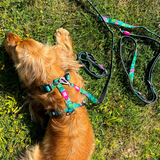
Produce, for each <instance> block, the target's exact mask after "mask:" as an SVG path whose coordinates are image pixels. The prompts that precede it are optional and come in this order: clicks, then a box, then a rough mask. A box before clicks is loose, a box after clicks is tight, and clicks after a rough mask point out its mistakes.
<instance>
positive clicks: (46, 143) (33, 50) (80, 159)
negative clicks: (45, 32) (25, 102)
mask: <svg viewBox="0 0 160 160" xmlns="http://www.w3.org/2000/svg"><path fill="white" fill-rule="evenodd" d="M55 39H56V43H57V45H54V46H49V45H43V44H41V43H40V42H37V41H35V40H33V39H25V40H22V39H21V38H19V37H18V36H17V35H15V34H13V33H11V32H7V33H6V35H5V48H6V51H7V52H8V54H9V55H10V57H11V58H12V60H13V61H14V63H15V68H16V70H17V71H18V74H19V77H20V79H21V80H22V82H23V83H24V84H25V86H26V88H27V90H28V96H29V101H30V106H29V107H30V112H31V115H32V117H33V118H35V117H36V118H37V119H39V120H40V121H42V120H43V117H42V116H41V112H45V113H50V112H51V111H52V110H54V111H59V110H64V109H65V108H66V103H65V101H64V98H63V97H62V95H61V93H60V92H59V90H58V89H57V88H54V89H53V90H52V91H50V92H45V91H44V90H42V89H41V88H40V86H41V85H48V84H50V83H52V82H53V80H55V79H57V78H60V77H63V76H64V75H65V73H69V75H70V77H71V79H70V82H72V83H74V84H76V85H77V86H79V87H80V88H84V80H83V79H82V77H81V76H80V75H79V74H78V69H79V67H80V65H79V63H78V62H77V61H75V54H74V53H73V49H72V41H71V38H70V37H69V32H68V31H67V30H65V29H63V28H60V29H57V31H56V33H55ZM64 88H65V90H66V91H67V93H68V96H69V97H70V99H71V102H72V103H78V104H80V103H82V101H83V100H84V98H85V96H84V95H83V94H81V93H80V92H77V91H76V90H75V89H74V88H73V87H71V86H69V85H64ZM93 150H94V135H93V131H92V127H91V124H90V121H89V118H88V116H87V111H86V108H85V106H84V105H82V106H81V107H78V108H76V109H75V112H74V113H73V114H67V113H63V114H61V115H59V116H53V117H50V119H49V122H48V126H47V130H46V133H45V136H44V138H43V141H42V142H40V143H39V144H36V145H35V146H32V147H30V148H29V149H27V150H26V154H25V155H24V156H23V157H22V158H21V159H24V160H89V159H90V157H91V154H92V152H93Z"/></svg>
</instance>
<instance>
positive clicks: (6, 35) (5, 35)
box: [5, 31, 10, 39]
mask: <svg viewBox="0 0 160 160" xmlns="http://www.w3.org/2000/svg"><path fill="white" fill-rule="evenodd" d="M9 33H10V32H9V31H7V32H6V34H5V39H6V38H7V36H8V34H9Z"/></svg>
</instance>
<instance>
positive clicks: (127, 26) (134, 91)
mask: <svg viewBox="0 0 160 160" xmlns="http://www.w3.org/2000/svg"><path fill="white" fill-rule="evenodd" d="M99 19H100V20H101V17H99ZM103 20H104V21H105V22H106V23H110V24H114V25H118V26H121V27H125V28H143V29H145V30H146V31H147V32H149V33H151V34H153V35H155V36H157V37H158V38H160V36H159V35H158V34H156V33H154V32H152V31H151V30H149V29H147V28H145V27H143V26H132V25H129V24H126V23H123V22H122V21H118V20H115V19H110V18H108V17H104V16H103ZM120 31H121V33H123V34H124V35H125V36H123V37H122V38H121V40H120V56H121V60H122V64H123V67H124V70H125V72H126V74H127V75H128V78H129V81H130V86H131V91H132V92H133V93H134V94H135V95H136V96H137V97H138V98H139V99H140V100H141V101H143V102H145V103H148V104H149V103H154V102H155V101H156V100H157V94H156V92H155V90H154V86H153V83H152V73H153V68H154V66H155V65H156V63H157V61H158V59H159V58H160V53H159V54H158V55H157V56H156V58H155V60H154V62H153V64H152V66H151V68H150V71H149V75H148V84H149V85H150V89H151V92H152V100H146V99H145V98H144V96H143V95H142V94H141V93H140V92H139V91H137V90H135V89H134V87H133V78H134V71H135V63H136V59H137V42H136V41H135V39H134V38H133V37H137V38H146V39H150V40H153V41H155V42H157V43H159V44H160V42H159V41H157V40H156V39H154V38H151V37H147V36H143V35H135V34H131V33H130V32H128V31H125V30H121V29H120ZM124 38H128V39H131V40H132V41H133V42H134V43H135V46H136V49H135V53H134V57H133V60H132V63H131V67H130V71H129V73H128V72H127V70H126V67H125V64H124V61H123V56H122V42H123V39H124Z"/></svg>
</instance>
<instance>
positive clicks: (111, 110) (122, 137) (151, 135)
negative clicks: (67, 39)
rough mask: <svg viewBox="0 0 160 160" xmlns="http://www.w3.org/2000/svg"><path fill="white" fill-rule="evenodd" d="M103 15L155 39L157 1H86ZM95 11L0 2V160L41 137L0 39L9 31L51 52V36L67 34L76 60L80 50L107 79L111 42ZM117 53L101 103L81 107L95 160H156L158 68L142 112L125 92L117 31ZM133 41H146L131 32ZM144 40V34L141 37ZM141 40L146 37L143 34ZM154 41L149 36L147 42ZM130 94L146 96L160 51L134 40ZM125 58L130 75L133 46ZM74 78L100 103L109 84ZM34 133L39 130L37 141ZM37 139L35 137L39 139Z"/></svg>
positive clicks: (67, 4)
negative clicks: (87, 120)
mask: <svg viewBox="0 0 160 160" xmlns="http://www.w3.org/2000/svg"><path fill="white" fill-rule="evenodd" d="M92 2H93V3H94V5H95V6H96V7H97V9H98V10H99V11H100V12H101V14H102V15H108V16H109V17H110V18H114V19H118V20H121V21H123V22H126V23H128V24H131V25H140V26H145V27H147V28H148V29H150V30H152V31H153V32H155V33H157V34H159V35H160V28H159V25H160V14H159V10H160V2H159V0H123V1H122V0H103V2H101V1H92ZM87 10H88V11H92V12H94V11H93V9H92V8H90V6H89V5H88V4H87V2H86V1H85V0H83V1H82V0H81V1H75V0H12V1H7V0H1V2H0V159H3V160H6V159H7V160H12V159H14V158H16V157H17V156H18V153H19V152H21V151H23V150H24V149H25V147H26V146H29V145H31V144H35V143H36V142H38V141H39V140H41V138H42V137H43V135H44V130H43V129H42V128H41V126H40V124H38V125H37V124H36V123H35V122H33V121H31V117H30V114H29V111H28V108H26V109H25V110H24V111H22V112H20V114H16V113H17V112H18V111H20V109H21V106H22V105H23V104H24V102H25V100H26V99H25V96H26V94H25V92H24V88H23V87H22V84H21V82H20V81H19V79H18V75H17V73H16V71H15V70H14V67H13V63H12V61H11V59H10V58H9V56H8V54H7V53H6V51H5V49H4V44H3V41H4V35H5V32H6V31H12V32H14V33H16V34H18V35H19V36H20V37H21V38H25V37H30V38H33V39H35V40H37V41H40V42H42V43H47V42H50V43H51V44H54V39H53V35H54V32H55V31H56V29H57V28H60V27H63V28H65V29H67V30H68V31H69V32H70V35H71V37H72V40H73V42H74V52H75V53H76V54H78V53H79V52H80V51H82V50H84V51H87V52H90V53H93V54H94V56H95V57H96V59H97V61H98V62H99V63H101V64H103V65H104V67H105V68H106V69H107V70H108V71H109V68H110V58H111V55H110V51H111V46H112V41H111V35H110V33H109V31H108V30H107V29H106V28H105V26H104V25H103V23H101V22H99V21H97V20H96V19H94V18H93V17H92V15H91V14H89V13H88V12H87ZM112 30H113V31H114V33H115V52H114V68H113V75H112V80H111V83H110V85H109V89H108V94H107V97H106V99H105V101H104V103H103V104H102V105H101V106H100V107H98V108H96V107H93V106H92V105H91V104H89V105H88V106H87V109H88V113H89V117H90V120H91V123H92V125H93V129H94V133H95V142H96V149H95V152H94V154H93V156H92V159H93V160H106V159H108V160H124V159H128V160H142V159H144V160H145V159H146V160H147V159H148V158H150V159H151V160H159V159H160V88H159V85H160V80H159V79H160V62H159V61H158V62H157V64H156V66H155V68H154V72H153V82H154V87H155V90H156V92H157V95H158V100H157V102H156V103H154V104H147V105H146V104H144V103H142V102H141V101H140V100H139V99H138V98H137V97H135V96H134V95H133V94H132V93H131V91H130V86H129V83H128V79H127V76H126V74H125V72H124V69H123V66H122V63H121V60H120V54H119V40H120V38H121V34H120V33H119V31H118V30H116V29H115V28H112ZM132 33H134V34H144V32H143V30H134V31H132ZM145 34H146V32H145ZM146 35H147V34H146ZM153 37H154V36H153ZM137 42H138V58H137V62H136V67H135V68H136V70H135V79H134V87H135V89H137V90H138V91H140V92H142V93H143V94H144V95H145V96H146V97H148V96H149V93H150V92H148V88H147V86H146V80H145V79H146V76H147V74H146V73H147V70H148V68H147V67H148V66H149V65H150V62H151V61H152V59H153V58H154V56H155V55H156V54H157V53H158V51H159V46H158V45H157V44H155V43H151V42H148V41H147V42H146V41H145V40H140V39H137ZM124 44H125V46H124V47H123V50H124V52H123V57H124V62H125V64H126V67H127V69H129V68H130V64H131V61H132V56H133V54H134V45H133V43H132V42H131V41H128V42H125V43H124ZM80 74H81V75H82V76H83V78H84V79H85V80H86V81H88V84H87V86H86V88H87V91H89V92H91V93H92V94H94V95H95V96H96V97H100V95H101V92H102V88H103V87H104V85H105V82H106V80H107V79H108V76H106V77H105V78H103V79H98V80H96V79H94V78H92V77H91V76H89V75H88V74H87V73H86V72H85V71H84V70H83V69H80ZM39 130H42V132H41V134H40V135H39V134H38V133H39ZM37 134H38V135H39V136H38V137H37Z"/></svg>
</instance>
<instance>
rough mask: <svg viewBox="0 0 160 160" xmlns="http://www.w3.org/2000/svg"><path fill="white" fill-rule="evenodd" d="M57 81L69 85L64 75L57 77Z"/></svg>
mask: <svg viewBox="0 0 160 160" xmlns="http://www.w3.org/2000/svg"><path fill="white" fill-rule="evenodd" d="M59 83H60V84H65V85H69V86H70V82H68V80H67V79H66V78H65V77H61V78H60V79H59Z"/></svg>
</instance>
